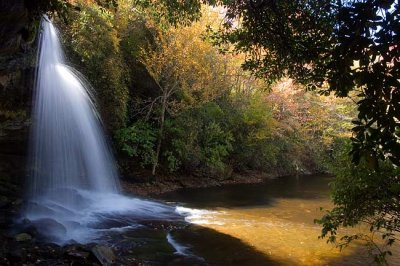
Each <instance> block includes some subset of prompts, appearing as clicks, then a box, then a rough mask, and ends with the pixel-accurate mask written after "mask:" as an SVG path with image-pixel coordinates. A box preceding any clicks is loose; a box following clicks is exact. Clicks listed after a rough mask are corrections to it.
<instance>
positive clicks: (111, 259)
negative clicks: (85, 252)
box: [92, 245, 116, 266]
mask: <svg viewBox="0 0 400 266" xmlns="http://www.w3.org/2000/svg"><path fill="white" fill-rule="evenodd" d="M92 253H93V255H94V256H95V257H96V258H97V259H98V261H99V262H100V263H101V265H103V266H109V265H112V264H113V263H115V261H116V256H115V254H114V251H113V250H112V249H111V248H109V247H106V246H101V245H96V246H94V247H93V248H92Z"/></svg>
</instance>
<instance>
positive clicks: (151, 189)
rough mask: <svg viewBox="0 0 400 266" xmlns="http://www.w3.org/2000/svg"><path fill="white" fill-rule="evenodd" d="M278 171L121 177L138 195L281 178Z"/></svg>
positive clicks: (123, 184)
mask: <svg viewBox="0 0 400 266" xmlns="http://www.w3.org/2000/svg"><path fill="white" fill-rule="evenodd" d="M280 176H281V175H280V174H278V173H274V174H272V173H269V174H267V173H261V172H247V173H246V174H244V173H242V174H237V173H234V174H232V175H231V176H230V177H229V178H224V179H218V178H211V177H197V176H191V175H186V176H184V175H167V176H160V177H158V178H155V179H153V180H146V181H142V182H138V181H132V180H130V179H121V186H122V190H123V191H124V192H125V193H130V194H134V195H138V196H143V197H144V196H152V195H158V194H162V193H166V192H171V191H175V190H178V189H183V188H206V187H219V186H224V185H231V184H255V183H261V182H264V181H265V180H268V179H274V178H279V177H280Z"/></svg>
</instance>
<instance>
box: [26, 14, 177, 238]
mask: <svg viewBox="0 0 400 266" xmlns="http://www.w3.org/2000/svg"><path fill="white" fill-rule="evenodd" d="M89 88H90V86H89V84H88V83H87V82H85V80H84V79H83V78H82V75H80V74H79V73H78V72H77V71H76V70H74V69H73V68H71V67H70V66H68V65H67V64H66V60H65V57H64V54H63V50H62V46H61V43H60V39H59V36H58V33H57V30H56V28H55V27H54V25H53V24H52V23H51V22H50V21H49V20H48V19H47V18H43V19H42V22H41V33H40V41H39V50H38V70H37V75H36V80H35V88H34V93H35V94H34V103H33V111H32V130H31V138H30V164H29V181H28V183H29V184H28V186H27V187H28V189H27V202H28V203H27V204H26V208H25V211H24V214H23V216H24V218H26V219H27V220H28V221H30V222H31V223H33V225H34V226H35V227H36V229H37V230H38V231H39V233H40V234H41V235H43V236H44V237H46V238H48V239H49V240H51V241H53V242H57V243H65V242H67V241H69V240H71V239H73V240H75V241H78V242H88V241H93V240H94V239H95V238H96V237H99V232H102V230H103V231H104V229H107V228H108V229H111V228H114V229H115V223H113V222H110V221H115V220H118V219H119V220H120V221H118V226H119V227H132V226H133V227H135V226H138V221H139V220H144V219H169V218H173V217H175V218H176V214H174V209H173V207H170V206H167V205H164V204H160V203H156V202H152V201H147V200H142V199H138V198H128V197H125V196H122V195H121V194H120V192H119V191H120V189H119V182H118V175H117V171H116V167H115V165H114V164H115V163H114V158H113V156H112V154H111V152H110V149H109V147H108V145H107V141H106V139H105V137H104V133H103V130H102V125H101V122H100V119H99V115H98V113H97V112H96V109H95V106H94V103H93V101H92V98H91V95H90V93H89ZM117 217H119V218H118V219H117ZM121 221H123V222H121ZM99 224H102V225H101V226H100V225H99ZM105 224H108V225H105ZM99 228H101V230H99Z"/></svg>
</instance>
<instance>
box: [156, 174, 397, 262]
mask: <svg viewBox="0 0 400 266" xmlns="http://www.w3.org/2000/svg"><path fill="white" fill-rule="evenodd" d="M331 180H332V177H330V176H324V175H314V176H302V177H295V176H291V177H283V178H278V179H273V180H268V181H266V182H264V183H261V184H239V185H228V186H223V187H212V188H198V189H183V190H179V191H175V192H170V193H165V194H162V195H160V196H158V199H160V200H163V201H166V202H168V203H170V204H173V205H177V206H180V207H178V208H177V211H178V212H179V213H181V214H183V215H185V216H186V221H188V222H189V223H190V225H188V226H182V227H180V228H175V229H172V230H170V231H169V233H168V237H169V238H170V239H173V241H174V243H172V246H174V245H175V246H176V245H177V246H178V247H180V248H181V249H182V250H183V251H182V250H181V251H180V252H179V251H177V249H176V248H175V250H176V252H175V255H179V254H180V255H182V254H184V255H185V253H186V258H188V257H189V258H192V259H194V261H195V262H196V264H198V265H201V264H205V265H206V264H210V265H372V264H373V258H372V257H371V256H369V255H368V250H367V249H366V248H365V247H364V246H362V245H360V244H357V243H355V244H353V245H351V246H350V247H347V248H345V249H344V250H342V251H341V252H340V250H339V249H338V248H336V247H335V246H334V245H332V244H327V243H326V240H325V239H318V236H319V235H320V232H321V227H320V226H319V225H316V224H314V222H313V221H314V219H315V218H319V217H321V216H322V215H323V213H324V212H323V210H321V209H320V207H324V208H330V207H332V204H331V203H330V201H329V185H328V183H329V182H330V181H331ZM359 230H363V231H365V228H351V229H346V230H345V231H343V232H345V233H355V232H357V231H359ZM170 242H171V241H170ZM170 246H171V245H170ZM178 249H179V248H178ZM396 249H397V250H398V247H394V248H393V251H395V250H396ZM196 259H197V260H196ZM178 261H179V260H178ZM389 261H390V263H391V264H393V265H400V256H399V254H398V253H394V255H393V256H392V257H391V258H390V260H389ZM180 262H181V263H182V262H184V261H180ZM191 263H193V261H191ZM189 264H190V263H189Z"/></svg>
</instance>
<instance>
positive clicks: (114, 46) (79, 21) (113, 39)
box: [65, 2, 128, 132]
mask: <svg viewBox="0 0 400 266" xmlns="http://www.w3.org/2000/svg"><path fill="white" fill-rule="evenodd" d="M113 19H114V16H113V13H112V12H110V11H107V10H105V9H104V8H102V7H100V6H97V5H95V4H90V5H86V4H84V2H81V4H80V12H77V13H75V14H73V22H72V23H70V24H69V25H68V27H67V28H66V31H65V36H66V44H67V45H68V48H70V50H71V51H72V55H73V56H74V59H75V62H76V63H77V64H79V66H80V67H79V69H83V70H84V71H83V73H84V74H85V76H86V77H87V78H88V79H89V81H90V82H91V84H92V85H93V87H94V88H95V89H96V90H95V93H96V99H97V100H98V103H99V107H100V111H101V114H102V117H103V119H104V120H105V124H106V125H107V127H108V129H110V130H111V131H112V132H113V131H115V130H116V129H118V128H121V127H123V126H124V125H125V122H126V115H127V101H128V90H127V85H126V83H127V76H126V70H125V64H124V62H123V60H122V55H121V53H120V49H119V38H118V33H117V31H116V30H115V28H114V25H113V22H114V21H113Z"/></svg>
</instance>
